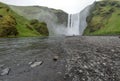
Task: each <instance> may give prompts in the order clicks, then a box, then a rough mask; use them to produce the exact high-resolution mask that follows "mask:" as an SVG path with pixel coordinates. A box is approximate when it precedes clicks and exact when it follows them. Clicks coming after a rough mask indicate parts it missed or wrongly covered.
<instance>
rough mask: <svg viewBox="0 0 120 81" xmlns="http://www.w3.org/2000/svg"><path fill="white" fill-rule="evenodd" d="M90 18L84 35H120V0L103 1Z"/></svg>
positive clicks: (97, 5) (98, 3)
mask: <svg viewBox="0 0 120 81" xmlns="http://www.w3.org/2000/svg"><path fill="white" fill-rule="evenodd" d="M95 4H96V5H95V7H96V8H94V9H93V10H92V13H91V15H90V16H89V17H91V18H90V19H89V20H88V27H87V28H86V30H85V32H84V35H120V7H119V5H120V1H115V0H114V1H112V0H111V1H101V2H97V3H95Z"/></svg>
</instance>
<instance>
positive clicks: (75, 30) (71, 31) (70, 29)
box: [66, 13, 80, 36]
mask: <svg viewBox="0 0 120 81" xmlns="http://www.w3.org/2000/svg"><path fill="white" fill-rule="evenodd" d="M79 25H80V14H79V13H77V14H69V15H68V26H67V33H66V35H70V36H71V35H79V34H80V32H79Z"/></svg>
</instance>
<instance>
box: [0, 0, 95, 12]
mask: <svg viewBox="0 0 120 81" xmlns="http://www.w3.org/2000/svg"><path fill="white" fill-rule="evenodd" d="M94 1H95V0H0V2H4V3H7V4H11V5H19V6H28V5H40V6H47V7H50V8H55V9H62V10H64V11H66V12H68V13H77V12H80V11H81V10H82V9H84V8H85V7H86V6H87V5H89V4H92V3H93V2H94Z"/></svg>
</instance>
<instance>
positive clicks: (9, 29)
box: [0, 3, 49, 37]
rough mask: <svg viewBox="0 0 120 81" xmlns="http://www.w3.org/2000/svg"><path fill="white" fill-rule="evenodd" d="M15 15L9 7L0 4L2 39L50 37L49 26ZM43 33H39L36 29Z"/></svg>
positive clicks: (0, 31) (0, 33)
mask: <svg viewBox="0 0 120 81" xmlns="http://www.w3.org/2000/svg"><path fill="white" fill-rule="evenodd" d="M31 22H32V21H30V20H28V19H26V18H24V17H22V16H20V15H18V14H17V13H15V12H14V11H13V10H11V8H9V6H8V5H6V4H3V3H0V37H26V36H27V37H28V36H48V35H49V33H48V29H47V24H46V23H44V24H43V22H35V25H33V24H31ZM36 26H37V27H38V28H39V29H41V30H42V31H39V30H38V29H36V28H35V27H36Z"/></svg>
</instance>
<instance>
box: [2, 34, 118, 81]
mask: <svg viewBox="0 0 120 81" xmlns="http://www.w3.org/2000/svg"><path fill="white" fill-rule="evenodd" d="M39 62H42V64H37V65H36V66H35V67H33V68H31V67H30V66H31V65H32V64H34V63H39ZM6 68H10V71H9V73H8V74H6V75H0V81H120V38H119V37H117V36H114V37H113V36H98V37H97V36H76V37H49V38H6V39H0V74H1V73H2V71H3V70H4V69H6Z"/></svg>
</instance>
